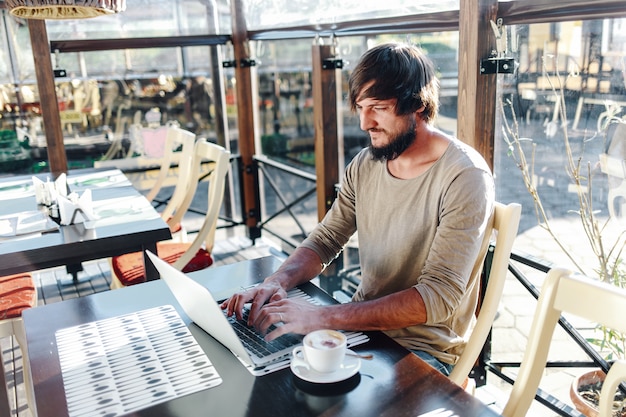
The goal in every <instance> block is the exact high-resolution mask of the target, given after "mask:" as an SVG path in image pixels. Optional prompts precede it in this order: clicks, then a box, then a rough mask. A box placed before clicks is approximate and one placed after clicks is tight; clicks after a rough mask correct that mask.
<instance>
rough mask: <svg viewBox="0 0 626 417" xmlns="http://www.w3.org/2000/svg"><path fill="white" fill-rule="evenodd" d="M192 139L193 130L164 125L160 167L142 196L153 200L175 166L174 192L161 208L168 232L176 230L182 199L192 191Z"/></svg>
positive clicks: (177, 228) (178, 225)
mask: <svg viewBox="0 0 626 417" xmlns="http://www.w3.org/2000/svg"><path fill="white" fill-rule="evenodd" d="M195 141H196V135H195V133H192V132H189V131H187V130H184V129H180V128H178V127H175V126H167V127H165V143H164V152H163V153H162V160H161V162H160V163H161V169H160V170H159V174H158V177H157V179H156V181H155V183H154V185H153V186H152V188H151V189H150V191H148V194H147V195H146V198H147V199H148V201H153V200H154V198H155V197H156V196H157V194H158V193H159V191H160V190H161V189H162V188H163V185H164V184H165V181H166V179H167V178H168V176H169V172H170V169H171V167H172V166H173V165H178V171H177V177H176V185H175V187H174V192H173V193H172V195H171V197H170V198H169V200H168V202H167V204H166V206H165V208H164V209H163V210H162V211H161V217H162V218H163V220H165V221H166V222H167V224H168V225H169V226H170V229H171V230H172V232H175V231H177V230H180V222H181V220H182V219H183V216H184V215H185V212H186V211H187V209H188V208H189V206H187V207H183V205H182V204H183V201H185V197H186V196H187V194H188V192H189V191H190V190H192V192H193V190H195V187H194V188H191V187H192V185H195V182H194V181H193V179H192V165H193V158H194V144H195ZM181 145H182V149H181V151H180V152H177V149H178V148H179V147H181Z"/></svg>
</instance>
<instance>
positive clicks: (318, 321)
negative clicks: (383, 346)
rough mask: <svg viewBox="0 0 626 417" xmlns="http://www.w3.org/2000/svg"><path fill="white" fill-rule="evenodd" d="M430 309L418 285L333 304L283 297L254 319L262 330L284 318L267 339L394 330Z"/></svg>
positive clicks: (422, 317)
mask: <svg viewBox="0 0 626 417" xmlns="http://www.w3.org/2000/svg"><path fill="white" fill-rule="evenodd" d="M426 318H427V315H426V309H425V306H424V301H423V300H422V297H421V295H420V294H419V292H418V291H417V290H416V289H415V288H408V289H406V290H402V291H399V292H396V293H393V294H390V295H387V296H384V297H381V298H378V299H375V300H370V301H361V302H351V303H345V304H337V305H330V306H316V305H312V304H310V303H308V302H306V301H304V302H303V301H296V300H288V299H285V298H283V299H280V300H277V301H273V302H270V303H269V304H267V305H265V306H264V307H263V308H262V309H261V311H260V312H259V315H258V320H257V321H256V322H253V323H254V325H255V326H256V327H257V328H258V329H259V330H260V331H261V332H266V331H267V329H268V328H269V327H270V326H271V325H272V324H276V323H277V322H283V325H282V326H278V327H277V328H276V329H275V330H273V331H272V332H270V333H269V334H268V335H267V336H266V339H267V340H272V339H274V338H276V337H278V336H281V335H283V334H285V333H290V332H292V333H298V334H306V333H309V332H311V331H313V330H317V329H326V328H328V329H338V330H359V331H361V330H391V329H401V328H404V327H409V326H413V325H416V324H420V323H425V322H426Z"/></svg>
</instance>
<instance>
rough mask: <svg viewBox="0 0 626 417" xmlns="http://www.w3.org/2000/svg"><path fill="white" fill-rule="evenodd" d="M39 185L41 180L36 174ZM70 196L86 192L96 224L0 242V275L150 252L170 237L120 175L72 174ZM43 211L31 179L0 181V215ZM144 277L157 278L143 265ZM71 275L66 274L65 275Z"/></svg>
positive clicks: (107, 172) (104, 172) (106, 172)
mask: <svg viewBox="0 0 626 417" xmlns="http://www.w3.org/2000/svg"><path fill="white" fill-rule="evenodd" d="M39 177H40V178H42V179H43V180H44V181H45V176H44V175H40V176H39ZM67 178H68V185H69V188H70V191H75V192H77V193H78V194H79V195H80V194H82V192H84V191H85V190H86V189H90V190H91V192H92V200H93V206H94V212H95V214H96V215H98V217H99V219H98V220H96V221H94V222H89V223H79V224H74V225H67V226H60V227H59V229H58V230H57V231H53V232H48V233H43V234H34V235H32V236H16V237H15V238H10V239H7V238H2V239H1V240H0V275H9V274H15V273H19V272H30V271H34V270H38V269H44V268H51V267H56V266H62V265H66V266H68V271H69V267H71V266H73V265H80V264H81V263H82V262H84V261H89V260H93V259H100V258H107V257H110V256H117V255H122V254H124V253H129V252H136V251H140V250H145V249H148V250H151V251H156V242H158V241H161V240H166V239H169V238H171V233H170V230H169V228H168V226H167V224H166V223H165V222H164V221H163V219H161V217H160V215H159V214H158V213H157V212H156V210H155V209H154V208H153V207H152V205H151V204H150V203H149V202H148V200H146V199H145V198H144V197H143V196H142V195H141V194H140V193H139V192H138V191H137V190H135V189H134V188H133V187H132V185H131V184H130V182H129V181H128V180H127V179H126V177H125V176H124V174H123V173H122V172H121V171H119V170H117V169H114V170H111V169H109V170H91V169H83V170H73V171H69V173H68V176H67ZM38 209H43V208H42V207H41V206H38V205H37V202H36V199H35V194H34V189H33V187H32V176H26V175H25V176H16V177H7V178H3V179H2V180H0V216H5V215H12V214H18V213H22V212H25V211H33V210H38ZM148 264H149V265H148V266H149V267H148V268H147V274H148V276H149V277H150V278H152V279H156V278H158V273H157V271H156V270H155V269H154V268H153V267H152V264H150V263H149V262H148ZM69 272H71V271H69Z"/></svg>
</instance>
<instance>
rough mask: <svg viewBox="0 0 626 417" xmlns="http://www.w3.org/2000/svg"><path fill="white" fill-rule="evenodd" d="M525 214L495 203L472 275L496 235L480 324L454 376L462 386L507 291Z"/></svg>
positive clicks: (514, 206)
mask: <svg viewBox="0 0 626 417" xmlns="http://www.w3.org/2000/svg"><path fill="white" fill-rule="evenodd" d="M521 213H522V206H520V205H519V204H517V203H511V204H508V205H504V204H502V203H499V202H496V203H495V207H494V212H493V216H492V231H488V233H485V239H484V240H483V244H482V248H481V252H480V255H479V256H478V258H477V260H476V263H475V264H474V270H473V271H472V274H480V273H481V270H482V268H483V265H484V260H485V255H486V252H487V248H488V247H489V243H490V242H491V239H492V234H495V242H494V249H493V256H492V260H491V267H490V268H489V271H485V275H486V276H487V277H488V281H487V286H486V290H485V293H484V295H483V297H482V301H481V302H480V305H479V309H478V314H477V317H476V324H475V326H474V328H473V330H472V333H471V335H470V338H469V340H468V342H467V345H466V346H465V349H464V350H463V354H462V355H461V357H460V358H459V361H458V362H457V363H456V365H454V369H453V370H452V373H451V374H450V379H451V380H452V381H454V382H456V383H457V384H459V385H462V384H463V383H464V382H465V380H466V378H467V377H468V375H469V374H470V371H471V370H472V368H473V367H474V365H475V364H476V360H477V359H478V356H479V355H480V352H481V351H482V348H483V346H484V345H485V342H486V340H487V336H488V335H489V332H490V330H491V326H492V325H493V321H494V319H495V317H496V314H497V312H498V305H499V304H500V298H501V297H502V290H503V289H504V283H505V281H506V276H507V272H508V267H509V258H510V256H511V250H512V249H513V242H514V241H515V237H516V236H517V230H518V227H519V221H520V216H521ZM492 232H493V233H492Z"/></svg>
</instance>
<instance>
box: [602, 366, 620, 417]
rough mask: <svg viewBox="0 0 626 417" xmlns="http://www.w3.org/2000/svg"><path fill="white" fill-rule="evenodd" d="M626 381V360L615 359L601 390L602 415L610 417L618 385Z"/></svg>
mask: <svg viewBox="0 0 626 417" xmlns="http://www.w3.org/2000/svg"><path fill="white" fill-rule="evenodd" d="M623 381H626V361H624V360H619V361H615V362H614V363H613V365H611V369H609V373H608V374H607V375H606V378H604V383H603V384H602V391H601V392H600V409H599V410H598V411H599V413H600V417H609V416H611V413H612V411H613V410H612V405H613V396H614V393H615V390H617V386H618V385H619V384H620V383H621V382H623Z"/></svg>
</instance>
